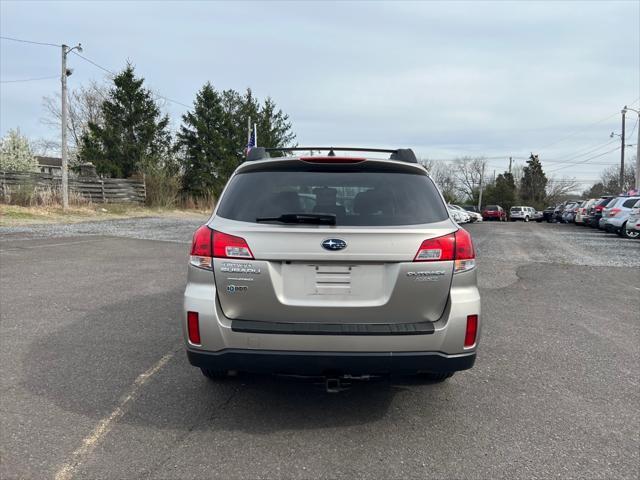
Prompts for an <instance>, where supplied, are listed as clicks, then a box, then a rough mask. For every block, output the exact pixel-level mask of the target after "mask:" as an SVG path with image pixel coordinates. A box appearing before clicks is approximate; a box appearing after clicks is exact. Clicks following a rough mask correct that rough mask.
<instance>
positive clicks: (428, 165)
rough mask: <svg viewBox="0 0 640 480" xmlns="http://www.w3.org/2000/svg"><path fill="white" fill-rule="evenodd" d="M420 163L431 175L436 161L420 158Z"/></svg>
mask: <svg viewBox="0 0 640 480" xmlns="http://www.w3.org/2000/svg"><path fill="white" fill-rule="evenodd" d="M418 163H419V164H420V165H422V166H423V167H424V168H425V170H427V173H428V174H429V175H431V171H432V170H433V166H434V165H435V163H434V161H433V160H431V159H429V158H419V159H418Z"/></svg>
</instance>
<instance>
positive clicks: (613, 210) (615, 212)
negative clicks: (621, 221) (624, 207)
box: [608, 208, 621, 217]
mask: <svg viewBox="0 0 640 480" xmlns="http://www.w3.org/2000/svg"><path fill="white" fill-rule="evenodd" d="M620 212H621V209H619V208H612V209H611V210H609V214H608V215H609V216H610V217H615V216H616V215H617V214H618V213H620Z"/></svg>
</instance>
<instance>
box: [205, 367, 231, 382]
mask: <svg viewBox="0 0 640 480" xmlns="http://www.w3.org/2000/svg"><path fill="white" fill-rule="evenodd" d="M200 371H201V372H202V375H204V376H205V377H207V378H208V379H209V380H216V381H219V380H225V379H227V378H229V373H228V372H227V371H226V370H211V369H210V368H200Z"/></svg>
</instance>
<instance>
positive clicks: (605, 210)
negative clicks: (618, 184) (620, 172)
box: [598, 197, 620, 230]
mask: <svg viewBox="0 0 640 480" xmlns="http://www.w3.org/2000/svg"><path fill="white" fill-rule="evenodd" d="M618 198H620V197H612V198H610V199H609V201H608V202H607V203H606V204H605V205H604V207H602V210H600V218H599V219H598V229H599V230H605V229H606V228H607V218H608V217H609V209H610V208H611V207H613V205H614V204H615V203H616V202H617V201H618Z"/></svg>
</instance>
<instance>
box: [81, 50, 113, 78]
mask: <svg viewBox="0 0 640 480" xmlns="http://www.w3.org/2000/svg"><path fill="white" fill-rule="evenodd" d="M72 53H73V54H74V55H76V56H78V57H80V58H81V59H83V60H84V61H85V62H89V63H90V64H91V65H93V66H94V67H98V68H99V69H100V70H103V71H105V72H107V73H108V74H109V75H112V76H114V77H115V76H116V74H115V73H114V72H112V71H111V70H109V69H108V68H105V67H103V66H102V65H98V64H97V63H96V62H94V61H93V60H90V59H88V58H87V57H85V56H84V55H80V54H79V53H78V52H76V51H75V50H74V51H73V52H72Z"/></svg>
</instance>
